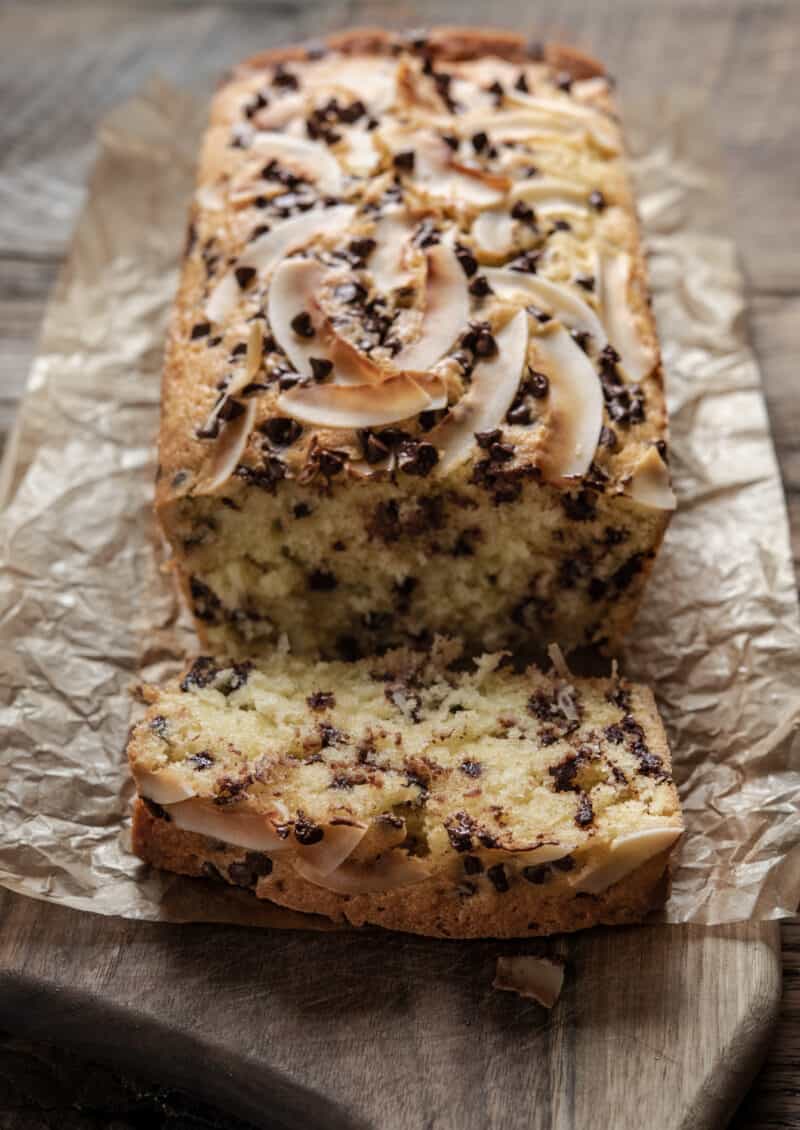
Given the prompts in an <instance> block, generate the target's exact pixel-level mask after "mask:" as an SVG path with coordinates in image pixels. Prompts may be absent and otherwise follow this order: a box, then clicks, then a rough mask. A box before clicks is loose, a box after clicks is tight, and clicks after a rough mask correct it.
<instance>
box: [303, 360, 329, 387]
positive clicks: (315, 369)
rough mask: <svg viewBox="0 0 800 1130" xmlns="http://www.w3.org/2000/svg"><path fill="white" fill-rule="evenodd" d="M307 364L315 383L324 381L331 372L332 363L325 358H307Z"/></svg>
mask: <svg viewBox="0 0 800 1130" xmlns="http://www.w3.org/2000/svg"><path fill="white" fill-rule="evenodd" d="M308 363H309V365H310V366H311V376H312V377H313V378H314V380H315V381H324V380H325V378H326V377H328V376H330V374H331V373H332V372H333V361H329V360H328V359H327V357H309V359H308Z"/></svg>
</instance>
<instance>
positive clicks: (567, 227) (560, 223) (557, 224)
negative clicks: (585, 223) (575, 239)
mask: <svg viewBox="0 0 800 1130" xmlns="http://www.w3.org/2000/svg"><path fill="white" fill-rule="evenodd" d="M553 231H572V224H571V223H570V222H569V220H554V221H553Z"/></svg>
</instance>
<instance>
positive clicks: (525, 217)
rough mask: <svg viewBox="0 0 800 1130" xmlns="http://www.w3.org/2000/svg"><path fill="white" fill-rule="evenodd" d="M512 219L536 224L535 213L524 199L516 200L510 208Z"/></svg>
mask: <svg viewBox="0 0 800 1130" xmlns="http://www.w3.org/2000/svg"><path fill="white" fill-rule="evenodd" d="M511 218H512V220H522V221H523V222H524V223H526V224H533V225H534V226H535V224H536V213H535V212H534V210H533V208H531V206H530V204H526V203H525V201H524V200H518V201H517V202H516V204H515V205H514V207H513V208H512V209H511Z"/></svg>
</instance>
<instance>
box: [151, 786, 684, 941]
mask: <svg viewBox="0 0 800 1130" xmlns="http://www.w3.org/2000/svg"><path fill="white" fill-rule="evenodd" d="M133 850H134V851H135V853H136V854H137V855H138V856H139V858H140V859H143V860H144V861H145V862H147V863H150V864H152V865H153V866H154V867H160V868H163V869H165V870H167V871H175V872H177V873H178V874H180V875H190V876H202V877H205V878H217V879H220V880H222V881H228V882H234V883H235V884H236V885H240V883H243V884H244V885H251V889H252V890H253V891H254V893H255V895H256V896H257V897H258V898H263V899H268V900H269V901H271V902H274V903H277V904H278V905H280V906H285V907H288V908H289V909H291V910H298V911H301V912H303V913H311V914H322V915H325V916H326V917H328V918H331V919H332V920H334V921H336V922H344V923H348V924H349V925H351V926H365V925H375V926H383V927H385V928H386V929H389V930H402V931H404V932H407V933H413V934H423V935H427V936H428V937H437V938H482V937H492V938H518V937H537V936H542V935H547V934H560V933H568V932H571V931H574V930H585V929H589V928H590V927H592V926H601V925H607V926H612V925H623V924H625V925H629V924H632V923H636V922H641V921H643V920H644V919H645V918H646V917H647V915H648V914H649V913H650V912H651V911H652V910H654V909H656V908H657V907H658V906H660V905H662V904H663V902H664V900H665V899H666V896H667V893H668V885H669V870H668V853H666V852H665V853H663V854H662V855H660V856H657V857H654V858H653V859H650V860H648V862H647V863H646V864H644V865H643V866H642V867H640V868H638V870H637V871H635V872H633V873H632V874H630V875H628V876H627V877H626V878H625V879H622V880H621V881H620V882H618V883H616V884H614V886H613V887H611V888H610V889H609V890H608V891H606V892H604V893H603V894H601V895H589V894H576V895H574V896H573V897H572V898H571V899H570V900H568V901H565V900H564V899H563V897H562V898H557V897H552V896H548V894H547V893H546V891H545V889H543V888H541V887H536V886H532V885H530V884H527V885H524V886H523V885H518V886H515V887H514V888H512V890H511V891H508V892H506V893H504V894H502V893H499V892H494V891H492V890H490V889H486V888H484V889H483V890H482V891H480V892H479V893H477V894H475V895H473V896H472V897H470V898H469V899H465V898H463V897H461V896H460V895H459V892H458V890H457V888H456V887H455V886H454V885H452V884H450V885H447V884H445V883H443V882H442V881H437V880H435V879H431V880H428V881H426V882H424V883H420V884H417V885H415V886H413V887H410V888H402V889H400V890H397V891H389V892H384V893H382V894H371V895H337V894H334V893H333V892H331V891H327V890H324V889H323V888H321V887H317V886H315V885H314V884H313V883H309V882H307V881H305V880H303V879H301V878H300V876H298V875H297V874H296V873H295V872H294V871H293V870H292V869H291V867H290V866H289V865H288V864H284V863H281V862H280V861H278V862H276V863H275V865H274V867H273V869H272V871H271V873H270V874H269V875H268V876H259V875H258V874H257V871H258V866H257V864H256V863H255V862H254V861H253V860H252V858H251V862H250V863H248V855H250V856H251V857H252V853H248V852H246V851H245V850H244V849H239V848H231V847H226V846H225V845H222V844H219V843H216V842H215V841H213V840H210V839H208V838H207V837H205V836H199V835H197V834H196V833H194V832H186V831H183V830H181V829H180V828H176V827H175V825H174V824H172V823H170V822H169V821H167V820H164V819H162V818H160V817H158V816H155V815H154V814H153V812H152V810H151V808H148V806H147V805H146V803H145V802H144V801H143V800H141V799H137V800H136V802H135V805H134V810H133ZM231 864H234V875H236V874H237V871H236V869H235V865H237V864H238V865H239V866H240V870H239V872H238V874H239V882H236V880H235V879H234V880H232V879H230V878H229V877H228V872H229V868H230V866H231ZM248 869H249V875H248ZM248 878H249V879H251V880H252V884H249V883H248V882H247V881H246V880H247V879H248Z"/></svg>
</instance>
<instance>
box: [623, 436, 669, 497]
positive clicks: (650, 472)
mask: <svg viewBox="0 0 800 1130" xmlns="http://www.w3.org/2000/svg"><path fill="white" fill-rule="evenodd" d="M625 494H627V495H628V497H629V498H632V499H633V500H634V501H635V502H639V503H641V505H642V506H649V507H651V509H653V510H674V509H675V508H676V507H677V505H678V500H677V499H676V497H675V492H674V491H673V489H672V485H671V483H670V476H669V468H668V467H667V465H666V463H665V462H664V460H663V459H662V458H661V455H660V454H659V452H658V449H657V448H655V447H651V448H650V449H649V450H648V451H647V453H646V454H645V456H644V457H643V458H642V459H641V460H640V461H639V463H638V464H637V466H636V468H635V469H634V472H633V474H632V475H631V477H630V479H629V480H628V482H627V483H626V485H625Z"/></svg>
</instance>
